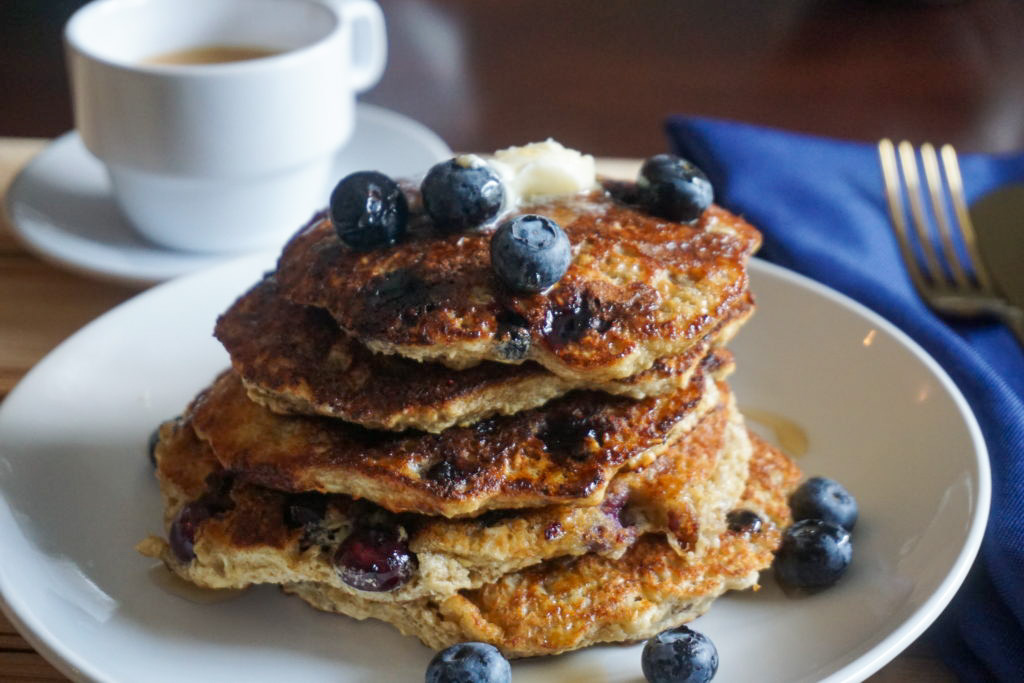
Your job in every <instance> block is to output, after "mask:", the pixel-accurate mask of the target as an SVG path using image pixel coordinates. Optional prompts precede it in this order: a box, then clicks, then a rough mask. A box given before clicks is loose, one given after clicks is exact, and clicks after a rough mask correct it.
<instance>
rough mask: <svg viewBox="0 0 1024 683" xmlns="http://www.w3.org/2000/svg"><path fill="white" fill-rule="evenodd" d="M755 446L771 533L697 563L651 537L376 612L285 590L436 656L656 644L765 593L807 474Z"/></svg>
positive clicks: (322, 593) (709, 553)
mask: <svg viewBox="0 0 1024 683" xmlns="http://www.w3.org/2000/svg"><path fill="white" fill-rule="evenodd" d="M752 440H753V442H754V454H753V457H752V458H751V462H750V475H749V478H748V480H747V484H746V489H745V490H744V492H743V496H742V498H741V499H740V501H739V503H738V508H742V509H749V510H753V511H755V512H756V513H758V514H759V515H760V516H761V519H762V520H763V524H762V525H761V527H760V530H759V531H757V532H751V531H747V530H731V529H727V530H726V531H724V532H723V533H722V534H721V535H720V536H719V537H718V539H717V540H718V542H717V544H714V545H711V546H709V547H708V549H707V550H706V551H705V552H704V553H703V554H702V555H700V556H698V557H694V556H691V555H685V554H684V555H680V554H678V553H676V552H675V551H674V550H673V548H672V546H671V545H669V543H668V542H667V541H666V540H665V539H664V537H659V536H654V535H647V536H644V537H643V538H642V539H640V540H639V541H638V542H637V543H635V544H634V545H633V546H631V547H630V549H629V550H627V551H626V553H625V554H624V555H623V556H622V557H620V558H618V559H613V558H609V557H604V556H601V555H597V554H593V553H591V554H587V555H583V556H580V557H576V558H558V559H553V560H550V561H548V562H545V563H543V564H539V565H535V566H532V567H529V568H527V569H524V570H522V571H520V572H514V573H511V574H507V575H505V576H504V577H502V578H501V579H500V580H498V581H496V582H494V583H492V584H489V585H486V586H482V587H480V588H478V589H474V590H464V591H460V592H459V593H457V594H456V595H453V596H450V597H448V598H445V599H444V600H441V601H437V600H431V599H429V598H423V599H420V600H414V601H410V602H399V603H383V602H373V601H369V600H365V599H361V598H359V597H358V596H353V595H351V594H349V593H346V592H344V591H339V590H337V589H335V588H333V587H331V586H328V585H325V584H317V583H300V584H292V585H286V586H285V587H284V589H285V591H286V592H289V593H293V594H295V595H298V596H299V597H301V598H302V599H303V600H306V601H307V602H308V603H310V604H311V605H313V606H314V607H317V608H318V609H322V610H327V611H333V612H341V613H343V614H348V615H350V616H353V617H355V618H357V619H366V618H369V617H372V618H376V619H381V620H384V621H387V622H390V623H391V624H393V625H394V626H395V627H397V628H398V629H399V630H400V631H401V632H402V633H404V634H406V635H413V636H416V637H418V638H419V639H420V640H422V641H423V642H424V643H425V644H426V645H427V646H429V647H432V648H435V649H441V648H444V647H448V646H449V645H453V644H455V643H458V642H464V641H483V642H487V643H491V644H493V645H495V646H496V647H498V648H499V649H500V650H501V651H502V652H503V653H504V654H505V655H506V656H508V657H529V656H535V655H549V654H558V653H560V652H565V651H568V650H574V649H578V648H581V647H585V646H587V645H592V644H595V643H607V642H624V641H625V642H630V641H636V640H642V639H645V638H649V637H651V636H653V635H655V634H656V633H659V632H660V631H663V630H664V629H667V628H672V627H675V626H678V625H679V624H683V623H686V622H688V621H690V620H692V619H694V618H696V617H698V616H700V615H701V614H703V613H704V612H705V611H706V610H707V609H708V608H709V607H710V606H711V603H712V602H713V601H714V599H715V598H717V597H718V596H720V595H721V594H722V593H724V592H726V591H728V590H740V589H744V588H749V587H752V586H756V584H757V577H758V572H759V571H761V570H762V569H765V568H766V567H768V566H769V565H770V564H771V561H772V556H773V555H772V553H773V552H774V550H775V549H776V548H777V547H778V543H779V539H780V536H781V529H783V528H785V526H786V525H788V524H789V522H790V513H789V508H788V505H787V498H788V495H789V493H790V492H791V491H792V490H793V488H795V486H796V483H797V481H798V480H799V478H800V471H799V470H798V468H797V467H796V465H795V464H794V463H793V462H792V461H790V460H789V459H788V458H787V457H786V456H785V455H783V454H782V453H781V452H779V451H778V450H776V449H774V448H773V447H771V446H769V445H768V444H766V443H764V442H763V441H761V440H759V439H757V438H756V437H753V436H752Z"/></svg>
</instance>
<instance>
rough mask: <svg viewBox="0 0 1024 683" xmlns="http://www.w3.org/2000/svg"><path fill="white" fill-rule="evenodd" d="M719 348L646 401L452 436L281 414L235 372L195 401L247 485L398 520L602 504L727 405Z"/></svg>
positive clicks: (725, 363)
mask: <svg viewBox="0 0 1024 683" xmlns="http://www.w3.org/2000/svg"><path fill="white" fill-rule="evenodd" d="M731 369H732V360H731V355H730V354H729V353H728V352H727V351H725V350H721V349H719V350H715V351H713V352H712V353H711V354H709V355H708V357H707V358H706V359H705V361H704V362H703V363H702V366H701V369H700V370H698V371H697V372H695V373H694V376H693V378H692V380H691V382H690V384H689V385H688V386H687V387H685V388H684V389H682V390H679V391H676V392H673V393H671V394H667V395H665V396H659V397H651V398H648V399H644V400H643V401H633V400H631V399H626V398H620V397H611V396H607V395H605V394H599V393H593V392H575V393H572V394H569V395H567V396H565V397H562V398H560V399H557V400H555V401H552V402H550V403H548V404H546V405H545V406H542V407H540V408H537V409H534V410H532V411H526V412H522V413H518V414H516V415H511V416H505V417H497V418H492V419H491V420H487V421H485V422H481V423H477V424H476V425H473V426H472V427H460V428H452V429H449V430H446V431H445V432H443V433H441V434H424V433H419V432H402V433H395V432H381V431H371V430H366V429H364V428H361V427H358V426H355V425H349V424H346V423H343V422H341V421H337V420H330V419H328V418H313V417H301V416H281V415H277V414H275V413H273V412H271V411H269V410H267V409H266V408H264V407H262V406H259V405H257V404H254V403H253V402H252V401H250V400H249V399H248V396H247V395H246V393H245V390H244V388H243V386H242V384H241V382H240V380H239V379H238V377H237V375H235V374H233V373H231V372H228V373H225V374H224V375H222V376H221V377H220V378H219V379H218V380H217V381H216V382H215V383H214V384H213V385H212V386H211V387H210V388H208V389H206V390H204V391H203V392H202V393H201V394H200V396H199V397H198V398H197V399H196V400H195V401H194V402H193V405H192V406H191V408H190V415H191V418H192V421H193V424H194V425H195V429H196V433H197V434H198V435H199V436H200V438H202V439H204V440H205V441H207V442H208V443H209V444H210V446H211V447H212V449H213V451H214V454H215V455H216V456H217V458H218V460H220V462H221V464H222V465H223V466H224V467H225V468H226V469H228V470H230V471H232V472H234V473H235V475H236V476H237V477H238V478H239V479H241V480H244V481H248V482H250V483H254V484H258V485H260V486H265V487H267V488H272V489H279V490H285V491H321V492H330V493H344V494H347V495H351V496H354V497H357V498H366V499H369V500H371V501H373V502H375V503H377V504H379V505H381V506H383V507H385V508H387V509H389V510H391V511H392V512H414V513H419V514H428V515H429V514H437V515H443V516H445V517H456V516H466V515H476V514H481V513H483V512H485V511H487V510H492V509H503V508H519V507H537V506H542V505H549V504H552V503H569V502H573V503H576V504H580V505H586V504H596V503H597V502H599V501H600V500H601V498H602V497H603V496H604V490H605V487H606V486H607V484H608V482H609V480H610V479H611V477H613V476H614V475H615V473H616V472H617V471H618V470H619V469H620V468H622V467H623V466H626V465H627V464H630V463H633V462H638V461H642V460H644V459H651V458H654V457H656V456H657V455H658V454H659V453H660V452H661V451H662V450H664V448H665V447H666V446H668V445H669V444H671V443H672V442H673V441H675V440H676V439H678V438H679V437H681V436H682V435H683V434H685V433H686V432H687V431H689V430H690V429H692V428H693V426H694V425H695V424H696V423H697V421H698V420H699V419H700V417H701V416H702V415H703V414H704V413H705V412H707V411H708V410H710V409H712V408H713V407H714V406H715V405H717V404H718V388H717V386H716V385H715V381H714V379H713V378H714V377H716V376H722V375H723V374H727V373H728V372H729V371H731Z"/></svg>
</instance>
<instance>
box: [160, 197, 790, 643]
mask: <svg viewBox="0 0 1024 683" xmlns="http://www.w3.org/2000/svg"><path fill="white" fill-rule="evenodd" d="M406 190H407V195H408V198H409V201H410V207H411V209H410V211H411V216H412V218H411V222H410V226H409V234H408V236H407V238H406V239H405V240H404V241H403V242H401V243H399V244H398V245H396V246H391V247H385V248H381V249H378V250H376V251H370V252H359V251H354V250H352V249H350V248H348V247H347V246H345V245H344V244H343V243H342V242H341V241H340V240H339V239H338V237H337V235H336V234H335V231H334V229H333V227H332V225H331V222H330V220H329V219H328V218H326V217H323V216H321V217H318V218H316V219H314V220H313V221H312V222H311V223H310V224H309V225H308V226H306V227H305V228H303V229H302V230H301V231H300V232H299V233H298V234H297V235H296V236H295V237H293V238H292V240H291V241H290V243H289V244H288V245H287V246H286V247H285V249H284V251H283V253H282V255H281V258H280V260H279V263H278V267H277V269H276V271H275V272H273V273H269V274H268V275H266V276H265V278H264V279H263V280H262V281H261V282H259V283H257V284H256V285H255V286H254V287H253V288H252V289H251V290H250V291H249V292H247V293H246V294H245V295H243V296H242V297H241V298H240V299H239V300H238V301H237V302H236V303H235V304H234V305H233V306H232V307H231V308H230V309H229V310H228V311H226V312H225V313H224V314H223V315H222V316H221V318H220V319H219V320H218V322H217V326H216V336H217V338H218V339H219V340H220V341H221V342H222V343H223V344H224V346H225V347H226V348H227V350H228V352H229V353H230V355H231V361H232V368H231V369H230V370H228V371H226V372H224V373H223V374H222V375H221V376H219V377H218V378H217V379H216V380H215V381H214V382H213V384H212V385H211V386H210V387H208V388H206V389H205V390H203V391H202V392H201V393H200V394H199V395H198V396H197V397H196V398H195V400H194V401H193V402H192V404H191V405H190V406H189V407H188V409H187V411H186V413H185V414H184V415H183V416H182V417H180V418H178V419H176V420H173V421H170V422H168V423H166V424H164V425H163V426H162V427H161V428H160V432H159V441H158V444H157V446H156V450H155V457H156V461H157V476H158V478H159V480H160V485H161V490H162V493H163V496H164V501H165V511H166V525H167V535H168V539H169V540H168V541H165V540H163V539H160V538H156V537H151V538H150V539H147V540H146V541H143V543H142V544H140V550H141V551H142V552H144V553H145V554H147V555H152V556H158V557H160V558H161V559H163V561H164V562H165V563H166V564H167V566H168V567H169V568H170V569H172V570H173V571H174V572H176V573H177V574H179V575H180V576H181V577H183V578H185V579H186V580H188V581H191V582H193V583H195V584H198V585H200V586H204V587H208V588H241V587H245V586H248V585H251V584H255V583H276V584H280V585H281V586H282V588H283V589H284V590H285V591H286V592H288V593H292V594H295V595H298V596H299V597H301V598H302V599H303V600H306V601H307V602H309V603H310V604H312V605H314V606H316V607H318V608H320V609H324V610H330V611H336V612H341V613H344V614H348V615H351V616H353V617H356V618H359V619H362V618H366V617H375V618H378V619H382V620H385V621H388V622H390V623H392V624H394V625H395V626H396V627H397V628H398V629H399V630H401V631H402V632H403V633H406V634H413V635H416V636H418V637H419V638H420V639H421V640H422V641H423V642H424V643H426V644H427V645H429V646H431V647H434V648H442V647H446V646H448V645H451V644H453V643H456V642H460V641H466V640H479V641H486V642H490V643H493V644H494V645H496V646H497V647H499V648H500V649H501V650H502V651H503V652H504V653H505V654H506V655H507V656H529V655H540V654H553V653H558V652H563V651H566V650H572V649H575V648H579V647H582V646H585V645H588V644H591V643H597V642H609V641H628V640H637V639H641V638H646V637H649V636H651V635H653V634H655V633H657V632H658V631H661V630H663V629H665V628H668V627H672V626H675V625H678V624H681V623H683V622H686V621H689V620H690V619H693V618H694V617H696V616H698V615H700V614H701V613H703V612H704V611H705V610H706V609H707V608H708V607H709V606H710V604H711V602H712V601H713V600H714V599H715V598H716V597H717V596H719V595H721V594H722V593H723V592H725V591H727V590H730V589H742V588H747V587H750V586H753V585H755V584H756V580H757V576H758V572H759V571H760V570H761V569H763V568H765V567H767V566H768V565H769V564H770V563H771V560H772V553H773V551H774V549H775V548H776V547H777V544H778V542H779V538H780V530H781V529H782V528H783V527H784V526H785V525H786V524H788V522H789V511H788V508H787V505H786V498H787V496H788V494H789V492H790V491H791V490H792V488H793V487H794V486H795V484H796V482H797V480H798V478H799V471H798V470H797V468H796V467H795V466H794V465H793V464H792V463H791V462H790V461H789V460H788V459H787V458H786V457H785V456H784V455H782V454H781V453H780V452H778V451H777V450H775V449H774V448H772V447H771V446H769V445H767V444H766V443H764V442H762V441H760V440H759V439H758V438H757V437H756V436H754V435H752V434H749V433H748V431H747V429H746V427H745V426H744V423H743V418H742V416H741V415H740V414H739V412H738V411H737V409H736V402H735V400H734V397H733V395H732V392H731V391H730V389H729V387H728V386H727V384H726V383H725V378H726V376H727V375H728V374H729V373H730V372H731V371H732V369H733V362H732V357H731V355H730V354H729V352H728V351H726V350H725V348H724V345H725V343H726V342H727V341H728V340H729V339H730V338H731V337H732V336H733V335H734V334H735V333H736V331H737V330H738V329H739V327H740V326H741V325H742V323H743V322H744V321H745V320H746V319H747V318H748V317H749V315H750V314H751V312H752V311H753V299H752V297H751V295H750V293H749V291H748V288H747V282H748V280H747V273H746V262H747V260H748V258H749V257H750V255H751V253H752V252H753V251H754V250H755V249H756V248H757V246H758V244H759V240H760V236H759V234H758V233H757V231H756V230H754V229H753V228H752V227H751V226H749V225H748V224H747V223H745V222H744V221H742V220H741V219H739V218H737V217H736V216H733V215H732V214H730V213H728V212H727V211H725V210H723V209H721V208H719V207H717V206H712V207H710V208H709V209H708V210H707V211H705V212H704V215H703V216H702V217H701V218H700V220H699V221H698V222H697V223H696V224H695V225H692V226H690V225H684V224H680V223H675V222H671V221H667V220H664V219H661V218H657V217H655V216H651V215H649V214H647V213H646V212H645V211H644V210H643V209H642V208H639V207H638V206H636V205H634V204H631V203H630V202H629V201H628V196H629V187H628V186H625V185H622V184H618V183H616V184H613V183H605V185H604V187H603V189H600V190H595V191H592V192H589V193H584V194H580V195H574V196H569V197H561V198H555V199H549V200H545V201H544V202H541V203H534V204H532V205H527V206H521V207H519V208H518V209H517V212H519V213H536V214H541V215H544V216H548V217H550V218H553V219H554V220H555V221H557V222H558V223H559V225H561V226H562V227H563V229H564V230H565V231H566V233H567V234H568V236H569V239H570V242H571V244H572V247H573V261H572V264H571V266H570V267H569V270H568V272H567V273H566V274H565V276H564V277H563V278H562V279H561V281H560V282H558V283H557V284H556V285H555V286H554V287H552V288H551V289H550V290H548V291H546V292H543V293H539V294H522V293H516V292H512V291H509V290H508V289H506V288H505V287H503V286H502V285H501V284H500V283H499V281H498V280H497V278H496V277H495V276H494V275H493V273H492V270H491V266H490V257H489V240H490V234H491V232H490V231H488V230H481V231H478V232H468V233H460V234H455V235H451V234H444V233H442V232H440V231H438V230H437V229H436V228H435V226H433V225H432V224H431V222H430V220H429V219H428V218H427V217H426V216H425V215H424V213H423V211H422V209H421V207H420V204H419V202H418V198H417V195H416V191H415V190H414V189H412V188H406ZM624 197H625V198H626V199H623V198H624Z"/></svg>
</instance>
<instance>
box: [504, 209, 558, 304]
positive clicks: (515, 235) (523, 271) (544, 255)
mask: <svg viewBox="0 0 1024 683" xmlns="http://www.w3.org/2000/svg"><path fill="white" fill-rule="evenodd" d="M570 261H572V251H571V250H570V248H569V237H568V236H567V235H566V234H565V231H564V230H562V228H561V227H559V225H558V223H555V222H554V221H553V220H551V219H550V218H546V217H545V216H537V215H535V214H525V215H523V216H516V217H515V218H513V219H511V220H508V221H505V222H504V223H502V224H501V226H499V227H498V229H497V230H496V231H495V233H494V235H493V236H492V237H491V267H492V268H493V269H494V272H495V273H496V274H497V276H498V278H499V279H500V280H501V281H502V282H504V283H505V285H507V286H508V287H509V288H510V289H514V290H516V291H521V292H542V291H544V290H545V289H547V288H548V287H550V286H551V285H553V284H555V283H556V282H558V281H559V280H561V279H562V276H563V275H565V271H567V270H568V269H569V262H570Z"/></svg>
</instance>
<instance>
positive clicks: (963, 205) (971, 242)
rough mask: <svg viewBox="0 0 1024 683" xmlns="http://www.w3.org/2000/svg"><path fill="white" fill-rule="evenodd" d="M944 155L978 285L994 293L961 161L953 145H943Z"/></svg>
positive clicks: (954, 208)
mask: <svg viewBox="0 0 1024 683" xmlns="http://www.w3.org/2000/svg"><path fill="white" fill-rule="evenodd" d="M939 153H940V154H941V155H942V166H943V168H944V169H945V171H946V181H947V182H948V183H949V195H950V199H951V200H952V204H953V211H954V213H956V222H957V227H958V228H959V230H960V236H961V237H962V238H963V240H964V246H966V247H967V255H968V256H969V257H970V259H971V267H972V268H973V269H974V277H975V278H976V279H977V280H978V286H979V287H981V289H982V290H983V291H984V292H985V293H987V294H993V293H994V291H995V290H994V289H993V288H992V278H991V277H989V274H988V268H986V267H985V262H984V261H982V260H981V254H980V253H979V252H978V239H977V236H976V234H975V232H974V223H972V222H971V214H970V213H969V212H968V211H967V202H966V200H965V199H964V180H963V177H961V175H960V163H959V162H958V161H957V158H956V150H955V149H953V145H948V144H947V145H943V146H942V148H941V149H940V150H939Z"/></svg>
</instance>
